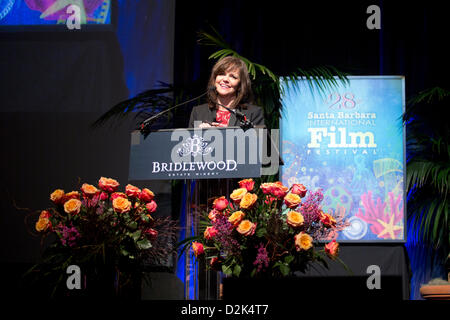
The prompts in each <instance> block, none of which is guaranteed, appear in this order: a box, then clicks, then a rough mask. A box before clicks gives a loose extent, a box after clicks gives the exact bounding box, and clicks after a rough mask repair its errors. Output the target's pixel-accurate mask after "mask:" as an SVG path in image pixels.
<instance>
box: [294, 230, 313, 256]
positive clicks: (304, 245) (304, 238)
mask: <svg viewBox="0 0 450 320" xmlns="http://www.w3.org/2000/svg"><path fill="white" fill-rule="evenodd" d="M294 240H295V248H296V249H297V251H300V250H309V249H310V248H311V247H312V246H313V239H312V237H311V236H310V235H309V234H307V233H305V232H300V233H299V234H297V235H295V237H294Z"/></svg>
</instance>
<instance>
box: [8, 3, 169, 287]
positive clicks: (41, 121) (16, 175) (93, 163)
mask: <svg viewBox="0 0 450 320" xmlns="http://www.w3.org/2000/svg"><path fill="white" fill-rule="evenodd" d="M112 3H113V5H114V6H113V10H114V11H113V21H112V22H113V27H111V28H108V27H106V28H105V27H104V26H95V25H94V26H89V27H90V28H84V26H82V27H81V30H79V31H78V30H73V31H70V30H67V29H64V28H52V26H45V27H46V28H42V27H41V28H40V29H36V28H33V27H26V28H19V29H18V28H15V29H14V30H13V31H11V29H7V28H2V29H1V30H0V70H1V71H0V97H1V103H0V137H1V138H0V139H1V145H2V148H3V151H2V157H1V160H0V162H1V165H0V168H1V180H0V192H1V199H2V201H0V212H2V214H1V215H0V230H2V232H0V234H1V235H0V241H1V243H2V245H1V246H0V264H1V270H2V271H3V272H2V274H5V276H6V275H9V276H8V279H9V280H8V281H9V283H10V286H11V287H15V286H16V284H17V280H18V278H19V276H20V272H22V271H23V268H25V267H26V266H27V265H28V264H30V263H34V262H36V261H37V259H38V258H39V256H40V243H39V240H38V239H36V238H34V237H32V236H31V235H30V234H28V233H27V231H26V229H25V225H24V217H25V215H26V211H21V210H18V209H17V208H15V207H14V203H15V205H17V206H18V207H21V208H30V209H32V210H42V209H44V208H46V207H49V206H50V200H49V195H50V193H51V192H52V191H53V190H55V189H57V188H62V189H64V190H66V192H69V191H71V190H74V189H75V188H76V187H77V186H78V183H79V180H78V179H80V181H81V183H83V182H87V183H90V184H94V185H96V184H97V182H98V179H99V178H100V177H101V176H105V177H112V178H115V179H117V180H118V181H119V182H120V183H121V188H124V187H125V185H126V184H127V183H128V163H129V146H130V132H131V129H133V121H132V120H129V121H128V120H127V121H125V122H123V123H121V124H120V125H119V126H117V127H115V126H114V127H113V126H110V125H107V126H105V127H102V128H99V129H97V130H93V129H92V128H91V124H92V123H93V122H94V121H95V120H96V119H97V118H98V117H99V116H100V115H101V114H102V113H103V112H105V111H107V110H108V109H110V108H111V107H112V106H113V105H114V104H116V103H117V102H119V101H121V100H124V99H126V98H128V97H130V96H133V95H135V94H136V93H138V92H140V91H143V90H145V89H148V88H151V87H153V86H154V85H155V84H156V83H157V81H164V82H169V83H170V82H172V74H173V37H174V36H173V34H174V25H175V23H174V19H175V1H156V0H155V1H153V0H142V1H123V0H121V1H112ZM58 27H62V26H58ZM97 27H103V28H97ZM144 185H145V186H148V187H149V188H151V189H152V190H153V191H154V192H155V194H156V196H157V199H156V200H157V201H158V207H159V208H158V209H159V210H158V213H159V214H161V215H170V213H171V212H170V210H171V207H170V192H171V191H170V186H169V185H167V184H156V183H150V182H149V183H145V184H144ZM2 288H3V289H2V290H7V289H6V288H8V285H7V284H6V285H4V286H2ZM13 289H14V288H13ZM19 294H20V293H19Z"/></svg>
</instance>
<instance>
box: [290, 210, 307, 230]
mask: <svg viewBox="0 0 450 320" xmlns="http://www.w3.org/2000/svg"><path fill="white" fill-rule="evenodd" d="M304 221H305V219H304V218H303V215H302V214H301V213H300V212H297V211H289V212H288V213H287V218H286V222H287V223H288V225H290V226H292V227H294V228H296V227H300V226H301V225H303V222H304Z"/></svg>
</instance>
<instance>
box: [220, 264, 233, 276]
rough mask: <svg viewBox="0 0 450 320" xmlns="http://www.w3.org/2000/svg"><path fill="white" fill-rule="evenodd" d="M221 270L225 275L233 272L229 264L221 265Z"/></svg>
mask: <svg viewBox="0 0 450 320" xmlns="http://www.w3.org/2000/svg"><path fill="white" fill-rule="evenodd" d="M222 272H223V273H225V274H226V275H227V276H231V275H232V274H233V270H232V269H231V265H222Z"/></svg>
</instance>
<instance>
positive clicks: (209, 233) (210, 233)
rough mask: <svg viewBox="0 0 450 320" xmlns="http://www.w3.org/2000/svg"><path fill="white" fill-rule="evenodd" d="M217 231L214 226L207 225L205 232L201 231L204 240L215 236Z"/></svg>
mask: <svg viewBox="0 0 450 320" xmlns="http://www.w3.org/2000/svg"><path fill="white" fill-rule="evenodd" d="M218 232H219V231H218V230H217V229H216V228H214V227H207V228H206V230H205V232H204V233H203V236H204V237H205V239H206V240H211V239H212V238H214V237H215V236H216V234H217V233H218Z"/></svg>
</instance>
